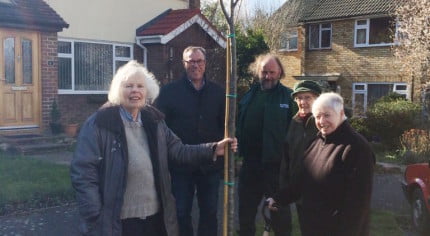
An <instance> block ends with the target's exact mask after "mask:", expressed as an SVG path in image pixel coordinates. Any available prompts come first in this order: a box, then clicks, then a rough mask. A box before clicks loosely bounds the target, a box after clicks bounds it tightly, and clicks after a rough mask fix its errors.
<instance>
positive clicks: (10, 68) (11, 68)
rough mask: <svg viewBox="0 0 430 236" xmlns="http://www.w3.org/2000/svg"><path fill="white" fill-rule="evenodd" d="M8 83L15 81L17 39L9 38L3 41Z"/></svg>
mask: <svg viewBox="0 0 430 236" xmlns="http://www.w3.org/2000/svg"><path fill="white" fill-rule="evenodd" d="M3 48H4V55H3V56H4V66H5V79H6V83H8V84H13V83H15V40H14V38H7V39H5V40H4V42H3Z"/></svg>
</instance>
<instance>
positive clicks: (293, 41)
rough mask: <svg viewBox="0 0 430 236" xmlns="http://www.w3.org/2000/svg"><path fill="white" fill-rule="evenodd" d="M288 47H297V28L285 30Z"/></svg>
mask: <svg viewBox="0 0 430 236" xmlns="http://www.w3.org/2000/svg"><path fill="white" fill-rule="evenodd" d="M287 38H288V49H297V30H289V31H287Z"/></svg>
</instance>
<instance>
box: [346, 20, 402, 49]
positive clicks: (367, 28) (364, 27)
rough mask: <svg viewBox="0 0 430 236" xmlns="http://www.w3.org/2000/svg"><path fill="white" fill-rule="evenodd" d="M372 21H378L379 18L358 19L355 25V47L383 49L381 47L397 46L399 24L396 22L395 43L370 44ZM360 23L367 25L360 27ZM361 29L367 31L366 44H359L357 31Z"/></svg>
mask: <svg viewBox="0 0 430 236" xmlns="http://www.w3.org/2000/svg"><path fill="white" fill-rule="evenodd" d="M380 18H388V17H380ZM371 19H378V18H367V19H357V20H355V23H354V47H356V48H360V47H381V46H392V45H395V44H396V42H397V41H398V29H399V24H398V21H397V20H396V26H395V27H396V32H394V39H393V43H378V44H369V34H370V20H371ZM359 21H366V24H363V25H359V24H358V22H359ZM360 29H365V30H366V42H365V43H357V31H358V30H360Z"/></svg>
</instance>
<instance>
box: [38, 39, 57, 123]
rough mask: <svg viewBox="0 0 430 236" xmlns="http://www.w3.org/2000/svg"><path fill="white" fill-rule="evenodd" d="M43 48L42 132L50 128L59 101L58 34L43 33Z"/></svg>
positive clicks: (41, 46) (41, 42)
mask: <svg viewBox="0 0 430 236" xmlns="http://www.w3.org/2000/svg"><path fill="white" fill-rule="evenodd" d="M40 48H41V65H40V67H41V73H40V75H41V85H42V86H41V87H42V110H41V113H42V124H41V125H42V127H41V128H42V130H47V128H49V122H50V120H51V116H50V112H51V109H52V103H53V101H54V100H57V88H58V78H57V77H58V67H57V33H47V32H42V33H41V35H40Z"/></svg>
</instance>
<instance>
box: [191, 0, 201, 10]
mask: <svg viewBox="0 0 430 236" xmlns="http://www.w3.org/2000/svg"><path fill="white" fill-rule="evenodd" d="M189 8H190V9H200V0H189Z"/></svg>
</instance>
